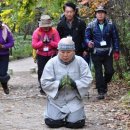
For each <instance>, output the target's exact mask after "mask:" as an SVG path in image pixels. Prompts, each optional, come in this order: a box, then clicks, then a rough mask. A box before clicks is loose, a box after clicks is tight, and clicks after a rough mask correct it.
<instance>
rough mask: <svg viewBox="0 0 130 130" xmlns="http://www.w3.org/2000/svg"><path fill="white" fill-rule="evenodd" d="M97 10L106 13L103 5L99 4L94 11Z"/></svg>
mask: <svg viewBox="0 0 130 130" xmlns="http://www.w3.org/2000/svg"><path fill="white" fill-rule="evenodd" d="M97 12H104V13H107V11H106V10H105V9H104V7H103V6H99V7H98V8H97V9H96V10H95V13H97Z"/></svg>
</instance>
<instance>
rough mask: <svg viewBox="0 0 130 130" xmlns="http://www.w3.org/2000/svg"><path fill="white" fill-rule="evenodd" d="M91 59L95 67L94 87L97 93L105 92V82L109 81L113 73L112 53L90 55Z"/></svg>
mask: <svg viewBox="0 0 130 130" xmlns="http://www.w3.org/2000/svg"><path fill="white" fill-rule="evenodd" d="M92 61H93V64H94V68H95V78H96V88H97V90H98V93H107V83H109V82H110V81H111V79H112V76H113V74H114V69H113V57H112V55H110V56H108V55H106V56H98V55H92ZM103 67H104V71H103Z"/></svg>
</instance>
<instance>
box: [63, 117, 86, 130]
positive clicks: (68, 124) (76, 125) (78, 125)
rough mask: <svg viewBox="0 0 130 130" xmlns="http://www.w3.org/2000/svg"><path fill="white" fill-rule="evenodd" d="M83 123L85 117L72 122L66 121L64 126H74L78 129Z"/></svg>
mask: <svg viewBox="0 0 130 130" xmlns="http://www.w3.org/2000/svg"><path fill="white" fill-rule="evenodd" d="M84 125H85V119H83V120H80V121H77V122H75V123H72V122H66V125H65V127H67V128H74V129H78V128H82V127H84Z"/></svg>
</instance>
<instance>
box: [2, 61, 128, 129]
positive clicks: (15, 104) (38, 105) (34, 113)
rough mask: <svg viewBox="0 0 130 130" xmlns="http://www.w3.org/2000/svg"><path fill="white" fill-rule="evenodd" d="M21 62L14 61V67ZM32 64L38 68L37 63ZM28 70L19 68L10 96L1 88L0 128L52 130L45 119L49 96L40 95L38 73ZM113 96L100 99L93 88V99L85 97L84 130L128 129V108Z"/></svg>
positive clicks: (12, 80) (11, 82)
mask: <svg viewBox="0 0 130 130" xmlns="http://www.w3.org/2000/svg"><path fill="white" fill-rule="evenodd" d="M25 60H26V59H25ZM27 60H28V59H27ZM28 61H29V60H28ZM28 61H25V63H27V62H28ZM19 62H20V61H19ZM19 62H18V61H17V62H14V63H11V65H12V67H14V70H16V69H15V67H17V63H19ZM23 62H24V60H23V61H22V63H23ZM32 63H33V62H32ZM23 65H24V67H23ZM23 65H22V67H23V68H26V66H25V64H23ZM26 65H28V64H26ZM31 67H35V64H34V66H31ZM29 69H30V67H29V68H28V69H25V70H24V69H23V70H24V72H22V71H18V70H20V69H18V68H17V71H15V72H14V74H13V75H12V78H11V80H10V82H9V85H10V94H9V95H5V94H4V93H3V91H2V88H1V87H0V130H50V129H49V128H47V126H46V125H45V124H44V120H43V111H44V106H45V104H46V100H45V99H46V97H45V96H41V95H40V93H39V90H38V87H37V86H38V83H37V75H36V74H30V72H29V71H27V70H29ZM111 87H113V86H110V88H111ZM117 91H118V90H117ZM112 96H113V95H112V93H109V94H108V97H107V99H106V100H103V101H97V100H96V91H95V89H93V87H92V88H91V90H90V98H89V99H88V97H86V98H85V100H84V103H85V112H86V116H87V119H86V125H85V127H84V128H83V129H82V130H126V122H127V121H128V120H129V117H128V111H127V110H125V109H124V108H122V107H121V105H120V104H119V99H120V98H119V96H118V94H117V97H112ZM59 130H68V129H66V128H60V129H59Z"/></svg>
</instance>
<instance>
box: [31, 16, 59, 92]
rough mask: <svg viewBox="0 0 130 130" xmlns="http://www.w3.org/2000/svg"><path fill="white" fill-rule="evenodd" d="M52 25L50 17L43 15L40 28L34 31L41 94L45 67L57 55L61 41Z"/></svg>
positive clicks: (33, 44) (34, 46) (33, 43)
mask: <svg viewBox="0 0 130 130" xmlns="http://www.w3.org/2000/svg"><path fill="white" fill-rule="evenodd" d="M52 25H53V24H52V20H51V18H50V16H49V15H42V16H41V18H40V21H39V27H38V28H37V29H36V30H35V31H34V33H33V36H32V47H33V49H35V50H36V53H37V54H36V58H37V64H38V81H39V84H40V86H39V87H40V93H41V94H44V92H43V90H42V89H41V83H40V78H41V75H42V72H43V69H44V66H45V64H46V62H47V61H48V60H49V59H50V58H51V57H53V56H55V55H56V54H57V46H58V42H59V40H60V36H59V33H58V31H57V30H56V29H55V28H54V27H52Z"/></svg>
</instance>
